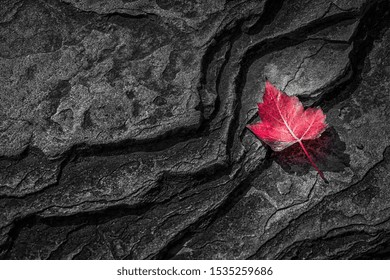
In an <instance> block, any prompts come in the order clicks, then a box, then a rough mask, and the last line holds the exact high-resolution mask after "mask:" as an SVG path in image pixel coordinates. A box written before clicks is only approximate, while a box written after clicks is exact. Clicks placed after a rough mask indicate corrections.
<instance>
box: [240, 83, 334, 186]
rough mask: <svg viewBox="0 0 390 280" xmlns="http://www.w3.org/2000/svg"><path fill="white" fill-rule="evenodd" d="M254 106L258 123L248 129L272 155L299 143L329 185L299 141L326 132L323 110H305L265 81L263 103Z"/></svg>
mask: <svg viewBox="0 0 390 280" xmlns="http://www.w3.org/2000/svg"><path fill="white" fill-rule="evenodd" d="M257 106H258V108H259V116H260V118H261V122H258V123H255V124H251V125H248V126H247V127H248V128H249V129H250V130H251V131H252V132H253V133H254V134H255V135H256V136H257V137H258V138H260V139H261V140H262V141H264V142H265V143H266V144H267V145H269V146H270V147H271V149H272V150H274V151H282V150H284V149H285V148H287V147H289V146H291V145H293V144H295V143H299V145H300V146H301V148H302V150H303V151H304V153H305V154H306V156H307V158H308V159H309V161H310V163H311V165H312V166H313V167H314V168H315V170H317V172H318V174H320V176H321V178H322V179H323V180H324V181H325V182H328V181H327V180H326V179H325V176H324V174H323V172H322V171H321V170H320V169H319V168H318V167H317V165H316V164H315V163H314V161H313V160H312V158H311V156H310V154H309V153H308V152H307V150H306V148H305V146H304V145H303V143H302V140H310V139H315V138H318V137H319V136H321V133H322V132H323V131H324V130H325V129H326V127H327V124H326V123H325V118H326V116H325V115H324V113H323V112H322V110H321V109H320V108H308V109H306V110H305V109H304V108H303V105H302V103H301V102H300V101H299V99H298V97H296V96H288V95H287V94H285V93H283V92H282V91H280V90H278V89H277V88H276V87H274V86H273V85H272V84H271V83H270V82H268V81H266V83H265V93H264V96H263V103H258V104H257Z"/></svg>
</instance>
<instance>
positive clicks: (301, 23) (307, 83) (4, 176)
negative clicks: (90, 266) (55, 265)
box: [0, 0, 390, 259]
mask: <svg viewBox="0 0 390 280" xmlns="http://www.w3.org/2000/svg"><path fill="white" fill-rule="evenodd" d="M4 2H5V3H6V4H4V5H2V7H1V8H0V15H2V17H1V22H0V36H1V38H2V40H1V43H0V69H1V70H0V83H1V87H0V101H1V102H0V207H1V209H2V211H1V214H0V229H1V230H0V232H1V234H0V236H1V237H0V256H1V258H4V259H90V258H91V259H168V258H176V259H204V258H212V259H223V258H234V259H246V258H254V259H264V258H269V259H277V258H280V259H292V258H299V259H310V258H319V259H329V258H335V259H340V258H342V259H347V258H387V257H388V251H387V250H386V247H388V243H389V241H390V240H389V232H390V227H389V224H388V220H389V217H390V215H389V213H388V209H387V208H388V206H387V201H389V199H388V195H389V193H388V191H387V188H386V182H387V179H388V178H387V177H388V176H389V175H388V172H387V170H389V166H388V153H389V151H388V146H389V142H390V139H389V135H390V131H388V130H389V128H388V124H387V123H388V119H389V117H390V116H388V114H389V113H388V112H389V110H388V109H389V108H388V107H389V104H390V100H389V98H388V96H389V94H388V93H389V90H388V88H389V83H390V71H389V68H390V61H389V58H388V57H389V55H388V49H389V48H390V31H389V30H390V29H389V28H390V26H389V24H388V22H390V19H389V14H390V13H389V12H390V7H389V3H388V1H385V0H377V1H364V0H361V1H328V0H316V1H305V0H302V1H301V0H300V1H295V0H294V1H289V0H285V1H273V0H272V1H271V0H269V1H266V0H265V1H255V0H253V1H251V0H247V1H245V0H240V1H225V0H220V1H209V0H204V1H186V0H182V1H143V0H138V1H124V0H115V1H86V0H85V1H73V0H40V1H32V0H18V1H17V0H14V1H12V0H9V1H4ZM265 78H267V79H269V80H270V81H271V82H272V83H274V84H275V85H277V86H278V87H279V88H281V89H283V90H285V91H286V92H287V94H289V95H295V96H298V97H299V98H300V99H301V100H302V101H303V103H304V104H305V105H307V106H321V107H322V108H323V109H324V110H325V112H326V114H327V122H328V124H329V125H330V126H331V129H330V130H328V131H326V133H324V135H323V137H321V138H320V139H319V140H318V141H320V142H321V145H320V146H321V147H322V148H321V150H319V149H318V148H317V146H316V145H312V146H311V148H310V149H309V150H310V151H311V152H312V153H316V154H317V160H318V162H319V165H320V166H321V167H322V168H323V170H324V171H325V175H326V177H327V178H328V180H329V181H330V184H329V185H326V184H324V183H323V182H322V181H321V180H320V178H318V177H317V174H316V172H315V171H314V170H311V169H310V167H308V165H307V164H306V165H305V164H302V162H298V161H297V160H296V159H297V158H298V159H299V157H300V155H299V151H296V150H294V147H292V150H291V151H289V152H288V154H285V155H283V154H275V153H272V152H271V151H270V150H269V149H268V148H267V147H266V146H264V145H263V144H262V143H261V142H260V141H259V140H258V139H257V138H256V137H255V136H254V135H252V134H251V133H250V132H249V131H248V130H247V129H246V128H245V126H246V125H247V124H249V123H252V122H254V121H258V119H257V118H258V117H257V115H256V109H257V108H256V102H259V101H261V98H262V90H263V87H264V81H265ZM308 147H310V145H309V146H308ZM291 155H292V156H291ZM362 244H364V245H362Z"/></svg>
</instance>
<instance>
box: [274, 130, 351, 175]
mask: <svg viewBox="0 0 390 280" xmlns="http://www.w3.org/2000/svg"><path fill="white" fill-rule="evenodd" d="M302 143H303V144H304V146H305V147H306V149H307V151H308V153H309V154H310V156H311V157H312V159H313V161H314V162H315V163H316V164H317V166H318V167H319V169H320V170H322V171H330V172H342V171H343V170H344V169H345V168H346V167H349V166H350V160H351V159H350V156H349V155H348V154H346V153H345V149H346V144H345V143H344V142H343V141H341V139H340V136H339V135H338V133H337V131H336V129H334V128H333V127H329V128H328V129H327V130H326V131H325V132H323V133H322V135H321V137H319V138H317V139H314V140H306V141H302ZM272 158H273V159H274V160H275V162H276V163H278V164H279V165H280V166H281V167H282V168H283V170H284V171H286V172H287V173H290V174H295V175H299V176H302V175H304V174H307V173H308V172H309V171H311V170H313V167H312V166H311V164H310V162H309V160H308V158H307V156H306V155H305V153H304V152H303V150H302V148H301V147H300V145H299V143H296V144H294V145H292V146H290V147H288V148H286V149H284V150H283V151H280V152H273V153H272Z"/></svg>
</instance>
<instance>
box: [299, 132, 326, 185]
mask: <svg viewBox="0 0 390 280" xmlns="http://www.w3.org/2000/svg"><path fill="white" fill-rule="evenodd" d="M298 143H299V145H300V146H301V148H302V150H303V152H304V153H305V155H306V156H307V158H308V159H309V161H310V163H311V165H312V166H313V167H314V169H315V170H316V171H317V172H318V174H319V175H320V176H321V178H322V180H324V182H325V183H327V184H329V181H328V180H326V178H325V176H324V173H323V172H322V171H321V170H320V169H319V168H318V166H317V165H316V164H315V163H314V161H313V160H312V158H311V156H310V155H309V153H308V152H307V150H306V148H305V146H304V145H303V143H302V141H301V140H299V141H298Z"/></svg>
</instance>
